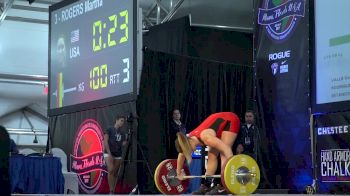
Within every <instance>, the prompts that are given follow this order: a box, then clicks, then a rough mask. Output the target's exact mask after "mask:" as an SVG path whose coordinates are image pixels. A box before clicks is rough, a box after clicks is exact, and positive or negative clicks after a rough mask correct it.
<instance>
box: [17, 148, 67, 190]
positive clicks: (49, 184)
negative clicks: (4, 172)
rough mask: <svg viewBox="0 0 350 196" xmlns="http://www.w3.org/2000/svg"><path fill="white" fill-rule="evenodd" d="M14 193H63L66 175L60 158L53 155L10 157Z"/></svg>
mask: <svg viewBox="0 0 350 196" xmlns="http://www.w3.org/2000/svg"><path fill="white" fill-rule="evenodd" d="M10 181H11V192H12V193H24V194H62V193H63V192H64V177H63V174H62V164H61V161H60V159H59V158H57V157H52V156H24V155H12V156H11V157H10Z"/></svg>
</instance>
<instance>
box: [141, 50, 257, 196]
mask: <svg viewBox="0 0 350 196" xmlns="http://www.w3.org/2000/svg"><path fill="white" fill-rule="evenodd" d="M253 89H254V88H253V68H252V67H248V66H244V65H238V64H226V63H219V62H214V61H207V60H201V59H198V58H191V57H187V56H179V55H170V54H165V53H161V52H155V51H150V50H146V51H145V52H144V65H143V69H142V75H141V84H140V89H139V90H140V91H139V96H138V101H137V111H138V113H139V127H138V136H139V141H140V143H141V146H142V149H143V153H144V154H145V157H146V159H147V161H148V163H149V165H150V167H151V170H152V172H154V170H155V169H156V167H157V165H158V164H159V163H160V162H161V161H162V160H164V159H166V158H167V151H166V149H168V148H169V145H173V142H174V141H173V137H171V136H170V135H169V132H168V126H169V125H168V122H169V119H170V118H171V111H172V109H173V108H179V109H180V110H181V112H182V121H183V122H184V123H185V124H186V126H187V128H188V130H191V129H193V128H195V127H196V126H197V125H198V124H199V123H200V122H201V121H202V120H204V119H205V118H206V117H207V116H209V115H210V114H212V113H215V112H221V111H232V112H235V113H236V114H237V115H239V116H242V114H243V113H244V112H245V110H246V109H247V108H248V109H251V107H252V106H253V105H254V100H253ZM139 154H140V153H139ZM139 158H140V157H139ZM138 171H147V168H146V166H145V164H143V165H140V167H139V169H138ZM138 181H139V186H140V189H141V192H142V193H147V194H154V193H158V192H154V191H156V190H157V189H156V187H155V185H154V180H153V178H152V177H151V176H150V175H148V174H147V172H146V173H145V172H138Z"/></svg>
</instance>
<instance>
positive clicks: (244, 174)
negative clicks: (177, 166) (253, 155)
mask: <svg viewBox="0 0 350 196" xmlns="http://www.w3.org/2000/svg"><path fill="white" fill-rule="evenodd" d="M236 176H251V177H255V176H256V174H255V173H251V172H249V173H238V172H236ZM168 178H169V179H174V178H177V176H168ZM192 178H221V175H201V176H183V179H192Z"/></svg>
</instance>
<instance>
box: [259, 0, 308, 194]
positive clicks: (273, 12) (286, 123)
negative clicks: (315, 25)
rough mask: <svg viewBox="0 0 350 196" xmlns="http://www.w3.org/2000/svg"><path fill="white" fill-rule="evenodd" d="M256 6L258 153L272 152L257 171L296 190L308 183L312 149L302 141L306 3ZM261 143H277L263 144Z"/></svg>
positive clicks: (272, 1)
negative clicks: (264, 169) (259, 135)
mask: <svg viewBox="0 0 350 196" xmlns="http://www.w3.org/2000/svg"><path fill="white" fill-rule="evenodd" d="M255 6H256V7H255V10H256V15H255V21H256V22H255V24H256V26H255V32H254V39H255V40H254V43H255V45H254V48H255V66H256V77H257V78H256V80H257V91H258V99H259V100H258V103H259V113H260V116H261V117H262V121H263V123H262V125H263V126H264V127H262V131H266V132H267V133H266V134H265V135H266V138H262V140H263V141H262V148H266V149H262V150H266V151H268V152H269V154H271V157H269V158H266V159H267V160H271V161H267V162H268V163H267V162H266V163H264V162H263V164H266V165H263V166H262V167H263V168H264V167H265V168H266V171H267V176H268V181H269V182H270V183H271V184H272V187H274V188H287V189H292V190H295V189H296V190H297V191H300V192H301V191H304V190H305V186H306V185H310V184H312V169H311V166H310V165H311V155H310V152H311V145H310V143H309V142H307V141H309V137H310V131H309V126H308V125H309V122H308V119H309V114H308V108H309V107H310V105H309V97H308V96H307V95H308V93H309V83H308V81H309V68H308V67H309V56H308V51H309V41H308V40H309V30H308V29H309V26H308V23H309V12H308V9H309V1H307V0H258V1H257V3H256V4H255ZM263 134H264V133H262V134H261V135H263ZM264 137H265V136H264ZM264 140H266V141H277V142H276V143H274V144H271V143H266V144H264ZM263 145H266V147H264V146H263ZM272 155H273V156H272ZM301 163H302V164H301ZM268 164H272V166H271V165H268ZM271 168H273V170H272V169H271ZM277 168H278V169H277ZM276 179H280V180H276Z"/></svg>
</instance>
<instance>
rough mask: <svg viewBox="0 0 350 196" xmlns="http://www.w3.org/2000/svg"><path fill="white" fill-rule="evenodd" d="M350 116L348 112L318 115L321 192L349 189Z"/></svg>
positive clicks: (317, 133)
mask: <svg viewBox="0 0 350 196" xmlns="http://www.w3.org/2000/svg"><path fill="white" fill-rule="evenodd" d="M349 119H350V113H349V112H344V113H335V114H327V115H319V116H316V117H315V128H314V135H315V138H316V139H315V141H316V168H317V179H318V187H319V193H344V190H348V191H349V190H350V147H349V143H350V120H349Z"/></svg>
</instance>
